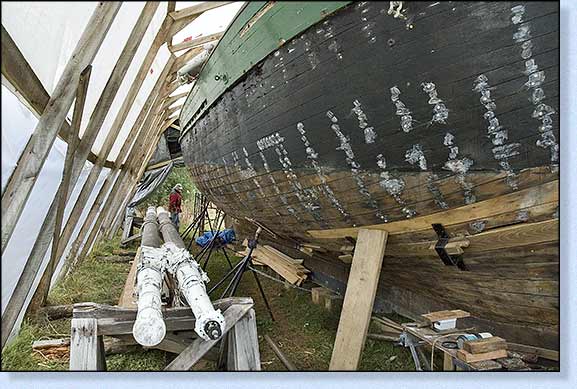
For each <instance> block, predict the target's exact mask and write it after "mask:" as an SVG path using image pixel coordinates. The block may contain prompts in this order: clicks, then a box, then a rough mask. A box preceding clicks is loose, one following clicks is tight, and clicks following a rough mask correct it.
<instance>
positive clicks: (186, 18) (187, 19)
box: [167, 1, 231, 40]
mask: <svg viewBox="0 0 577 389" xmlns="http://www.w3.org/2000/svg"><path fill="white" fill-rule="evenodd" d="M229 3H231V1H206V2H204V3H202V4H198V5H193V6H192V7H188V8H185V9H181V10H178V11H174V12H171V13H169V14H168V16H167V19H170V20H171V21H174V23H172V25H171V26H170V29H169V31H168V38H167V39H170V40H172V38H173V37H174V36H175V35H176V34H178V33H179V32H180V31H181V30H182V29H183V28H185V27H186V26H188V25H189V24H190V23H192V22H193V21H194V20H196V18H198V17H199V16H200V15H202V13H203V12H205V11H208V10H211V9H213V8H217V7H220V6H223V5H226V4H229Z"/></svg>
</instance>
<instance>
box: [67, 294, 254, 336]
mask: <svg viewBox="0 0 577 389" xmlns="http://www.w3.org/2000/svg"><path fill="white" fill-rule="evenodd" d="M213 305H214V307H215V308H216V309H220V310H221V311H223V312H226V310H228V309H229V308H231V307H242V308H245V309H246V310H245V312H247V311H248V309H250V308H251V307H252V306H253V300H252V299H251V298H249V297H231V298H225V299H220V300H215V301H213ZM137 312H138V308H136V307H135V308H124V307H119V306H111V305H104V304H96V303H80V304H74V309H73V318H74V319H93V320H96V321H97V325H98V334H99V335H109V336H121V335H131V334H132V328H133V327H134V321H135V320H136V314H137ZM162 316H163V320H164V323H165V325H166V330H167V332H171V331H188V330H194V326H195V322H196V319H195V317H194V314H193V313H192V310H191V309H190V307H188V306H186V307H175V308H166V309H163V310H162ZM225 319H226V314H225Z"/></svg>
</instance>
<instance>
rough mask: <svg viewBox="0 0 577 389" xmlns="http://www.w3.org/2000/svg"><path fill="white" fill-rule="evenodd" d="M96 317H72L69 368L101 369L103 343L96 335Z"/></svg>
mask: <svg viewBox="0 0 577 389" xmlns="http://www.w3.org/2000/svg"><path fill="white" fill-rule="evenodd" d="M97 323H98V320H97V319H92V318H88V319H72V323H71V327H70V370H95V371H97V370H102V369H103V367H104V366H103V363H102V358H104V355H103V354H104V347H103V346H104V345H103V344H102V345H101V343H102V339H100V340H99V339H98V338H102V337H101V336H98V325H97Z"/></svg>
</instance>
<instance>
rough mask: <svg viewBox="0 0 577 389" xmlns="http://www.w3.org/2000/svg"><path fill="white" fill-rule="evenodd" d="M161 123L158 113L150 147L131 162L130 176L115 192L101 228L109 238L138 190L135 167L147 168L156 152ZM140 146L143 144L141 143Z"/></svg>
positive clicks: (152, 129)
mask: <svg viewBox="0 0 577 389" xmlns="http://www.w3.org/2000/svg"><path fill="white" fill-rule="evenodd" d="M159 123H160V117H159V116H158V115H156V116H155V117H153V124H152V126H151V134H150V137H152V139H150V138H149V139H150V142H149V143H148V145H147V146H146V147H148V148H145V150H144V152H142V150H141V152H142V154H141V158H139V159H138V160H137V161H135V163H134V164H131V165H130V167H129V168H128V169H127V170H126V172H127V174H128V178H127V179H125V180H123V181H122V182H121V185H120V187H119V190H118V191H117V192H116V193H115V197H114V198H112V199H111V204H112V205H111V206H110V210H109V211H108V212H107V213H106V217H105V219H104V222H103V224H102V228H101V232H102V233H103V234H105V235H106V236H107V237H109V238H110V237H112V235H113V234H114V233H113V232H111V230H112V229H113V226H114V225H115V224H116V223H117V221H118V220H120V221H121V220H122V216H123V210H124V209H125V208H126V205H127V204H128V201H130V199H131V198H132V196H133V195H134V192H135V191H136V187H137V185H138V180H139V178H138V177H137V176H139V175H138V174H137V173H136V172H135V169H137V168H139V166H140V167H144V168H145V167H146V165H147V164H148V161H149V160H150V158H151V157H152V155H153V154H154V150H155V149H156V144H157V143H158V141H159V139H160V136H161V133H160V131H159V129H158V126H159ZM139 147H143V146H140V145H139ZM115 231H116V230H115ZM99 234H100V232H99Z"/></svg>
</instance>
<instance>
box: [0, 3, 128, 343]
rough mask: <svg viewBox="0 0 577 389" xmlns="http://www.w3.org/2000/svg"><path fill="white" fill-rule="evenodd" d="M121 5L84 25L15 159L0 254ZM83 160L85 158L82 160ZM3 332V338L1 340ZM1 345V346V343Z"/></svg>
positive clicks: (100, 10)
mask: <svg viewBox="0 0 577 389" xmlns="http://www.w3.org/2000/svg"><path fill="white" fill-rule="evenodd" d="M119 9H120V3H118V2H110V3H99V4H98V5H97V6H96V9H95V11H94V13H93V15H92V17H91V19H90V20H89V21H88V23H87V25H86V29H85V30H84V32H83V33H82V36H81V37H80V39H79V41H78V44H77V45H76V48H75V49H74V51H73V53H72V55H71V57H70V60H69V61H68V63H67V64H66V67H65V68H64V71H63V72H62V75H61V77H60V79H59V80H58V83H57V85H56V87H55V88H54V92H53V93H52V96H51V97H50V101H49V103H48V104H47V105H46V109H45V110H44V112H43V114H42V116H41V117H40V120H39V121H38V124H37V125H36V128H35V129H34V133H33V134H32V136H31V138H30V140H29V142H28V144H27V145H26V147H25V148H24V151H23V152H22V154H21V155H20V158H19V159H18V162H17V165H16V168H15V169H14V171H13V172H12V175H11V176H10V178H9V179H8V182H7V184H6V187H5V190H4V193H3V194H2V253H4V250H5V249H6V246H7V244H8V241H9V240H10V237H11V236H12V232H13V231H14V228H15V227H16V223H17V222H18V220H19V219H20V215H21V214H22V211H23V209H24V205H25V204H26V202H27V200H28V197H29V196H30V193H31V192H32V188H33V187H34V184H35V183H36V179H37V178H38V175H39V174H40V170H41V169H42V166H44V161H45V160H46V158H47V157H48V153H49V152H50V149H51V148H52V144H53V143H54V140H55V139H56V136H57V134H58V129H59V128H60V127H61V126H62V123H64V121H65V119H66V115H67V113H68V110H69V108H70V106H71V105H72V102H73V101H74V95H75V93H76V88H77V86H78V82H79V79H80V73H81V72H82V71H83V70H84V69H85V68H86V67H87V66H88V65H90V63H92V60H93V59H94V57H95V56H96V53H97V52H98V49H99V48H100V45H101V44H102V42H103V41H104V38H105V36H106V33H107V32H108V29H109V28H110V26H111V25H112V22H113V21H114V18H115V16H116V13H117V12H118V10H119ZM85 159H86V158H85ZM5 336H7V335H4V331H3V332H2V337H3V338H4V337H5ZM3 344H4V343H3Z"/></svg>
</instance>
